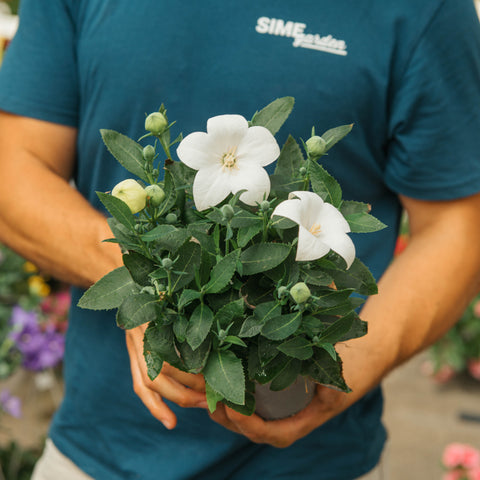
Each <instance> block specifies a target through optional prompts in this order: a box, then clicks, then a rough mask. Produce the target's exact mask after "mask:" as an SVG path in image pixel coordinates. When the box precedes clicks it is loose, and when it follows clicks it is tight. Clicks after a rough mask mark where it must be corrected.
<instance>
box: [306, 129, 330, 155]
mask: <svg viewBox="0 0 480 480" xmlns="http://www.w3.org/2000/svg"><path fill="white" fill-rule="evenodd" d="M305 146H306V147H307V152H308V154H309V155H310V158H311V159H312V160H316V159H317V158H320V157H321V156H322V155H323V154H324V153H325V148H326V146H327V142H326V141H325V140H324V139H323V138H322V137H319V136H318V135H314V136H313V137H310V138H309V139H308V140H307V141H306V142H305Z"/></svg>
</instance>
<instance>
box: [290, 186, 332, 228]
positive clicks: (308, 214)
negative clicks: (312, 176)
mask: <svg viewBox="0 0 480 480" xmlns="http://www.w3.org/2000/svg"><path fill="white" fill-rule="evenodd" d="M288 197H289V198H290V197H297V198H299V199H300V205H301V206H300V212H301V214H300V223H301V224H302V225H303V226H304V227H305V228H307V229H310V228H311V227H312V226H313V225H314V224H315V223H319V215H320V212H321V211H322V209H323V206H324V201H323V200H322V198H321V197H320V196H319V195H317V194H316V193H313V192H308V191H305V190H300V191H295V192H291V193H290V194H289V196H288Z"/></svg>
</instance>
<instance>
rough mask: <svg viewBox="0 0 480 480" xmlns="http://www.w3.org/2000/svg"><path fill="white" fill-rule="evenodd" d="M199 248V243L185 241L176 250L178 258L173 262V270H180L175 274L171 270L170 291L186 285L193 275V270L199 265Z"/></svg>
mask: <svg viewBox="0 0 480 480" xmlns="http://www.w3.org/2000/svg"><path fill="white" fill-rule="evenodd" d="M200 253H201V249H200V245H198V244H197V243H194V242H187V243H185V244H184V245H183V246H182V247H180V249H179V250H178V252H177V254H178V257H179V258H178V260H177V261H176V262H175V264H174V268H175V271H178V272H182V274H177V273H175V272H172V276H171V277H172V285H171V286H172V292H175V291H177V290H179V289H180V288H182V287H185V286H186V285H188V284H189V283H190V282H191V281H192V279H193V277H194V276H195V270H196V269H197V268H198V267H199V265H200V259H201V256H200Z"/></svg>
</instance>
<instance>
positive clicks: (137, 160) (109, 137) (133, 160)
mask: <svg viewBox="0 0 480 480" xmlns="http://www.w3.org/2000/svg"><path fill="white" fill-rule="evenodd" d="M100 134H101V135H102V139H103V142H104V143H105V145H106V146H107V148H108V150H109V152H110V153H111V154H112V155H113V156H114V157H115V158H116V159H117V161H118V162H119V163H120V164H121V165H122V166H123V167H124V168H125V169H127V170H128V171H129V172H130V173H133V174H134V175H136V176H137V177H138V178H141V179H142V180H144V181H145V182H148V183H150V182H149V181H148V177H147V175H146V173H145V168H144V164H145V160H144V159H143V154H142V151H143V149H142V147H141V146H140V145H139V144H138V143H137V142H135V141H134V140H132V139H131V138H129V137H126V136H125V135H122V134H121V133H118V132H115V131H114V130H104V129H102V130H100Z"/></svg>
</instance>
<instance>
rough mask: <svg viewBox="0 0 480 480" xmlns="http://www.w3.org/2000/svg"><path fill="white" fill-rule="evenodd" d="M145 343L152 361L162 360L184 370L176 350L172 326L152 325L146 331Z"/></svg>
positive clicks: (153, 323)
mask: <svg viewBox="0 0 480 480" xmlns="http://www.w3.org/2000/svg"><path fill="white" fill-rule="evenodd" d="M144 341H146V342H148V347H149V353H150V355H151V356H152V360H154V359H157V364H158V359H159V358H161V359H163V360H164V361H165V362H168V363H169V364H170V365H172V366H173V367H176V368H180V369H183V365H182V362H181V361H180V358H179V356H178V354H177V351H176V350H175V340H174V335H173V329H172V326H171V325H157V324H156V323H155V322H152V323H150V325H149V326H148V328H147V330H145V337H144Z"/></svg>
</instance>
